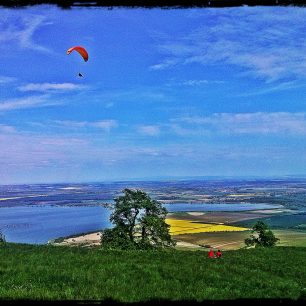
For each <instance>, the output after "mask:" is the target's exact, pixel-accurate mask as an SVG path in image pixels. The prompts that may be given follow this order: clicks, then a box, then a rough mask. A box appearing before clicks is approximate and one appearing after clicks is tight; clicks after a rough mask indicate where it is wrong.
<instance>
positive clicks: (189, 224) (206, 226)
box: [166, 218, 248, 235]
mask: <svg viewBox="0 0 306 306" xmlns="http://www.w3.org/2000/svg"><path fill="white" fill-rule="evenodd" d="M166 223H167V224H169V225H170V234H172V235H180V234H192V233H201V232H232V231H246V230H248V228H245V227H238V226H230V225H224V224H216V223H202V222H199V221H188V220H179V219H170V218H169V219H166Z"/></svg>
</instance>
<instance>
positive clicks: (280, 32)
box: [153, 7, 306, 82]
mask: <svg viewBox="0 0 306 306" xmlns="http://www.w3.org/2000/svg"><path fill="white" fill-rule="evenodd" d="M203 17H205V18H203ZM305 18H306V10H301V9H299V8H295V7H270V8H261V7H257V8H249V7H239V8H231V9H227V10H223V11H222V14H220V11H219V10H218V9H211V10H205V11H204V12H203V16H202V20H203V23H204V25H203V27H199V28H198V29H196V30H194V31H192V32H189V33H187V34H184V35H181V36H174V37H171V38H169V37H167V38H161V39H160V41H159V44H158V45H157V48H158V50H160V52H161V53H162V54H164V56H165V59H164V60H163V61H161V62H160V63H157V64H155V65H153V67H155V69H165V68H169V67H171V66H173V65H178V64H180V65H186V64H190V63H198V64H202V65H212V64H216V63H224V64H228V65H235V66H238V67H240V68H243V70H242V72H243V71H244V72H243V73H244V74H249V75H252V76H254V77H258V78H262V79H263V80H265V81H267V82H271V81H275V80H278V79H282V78H288V77H301V76H302V77H305V76H306V41H305V39H304V36H303V33H304V21H305Z"/></svg>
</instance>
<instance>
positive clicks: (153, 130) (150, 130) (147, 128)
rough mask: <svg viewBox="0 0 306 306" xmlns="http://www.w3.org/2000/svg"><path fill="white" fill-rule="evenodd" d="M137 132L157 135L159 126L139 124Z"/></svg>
mask: <svg viewBox="0 0 306 306" xmlns="http://www.w3.org/2000/svg"><path fill="white" fill-rule="evenodd" d="M137 131H138V133H140V134H142V135H148V136H158V135H159V133H160V127H159V126H157V125H141V126H138V127H137Z"/></svg>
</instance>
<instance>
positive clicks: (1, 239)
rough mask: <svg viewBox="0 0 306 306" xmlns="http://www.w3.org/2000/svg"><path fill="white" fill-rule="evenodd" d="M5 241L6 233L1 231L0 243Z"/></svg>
mask: <svg viewBox="0 0 306 306" xmlns="http://www.w3.org/2000/svg"><path fill="white" fill-rule="evenodd" d="M5 242H6V240H5V235H4V234H3V233H2V232H1V231H0V244H1V243H5Z"/></svg>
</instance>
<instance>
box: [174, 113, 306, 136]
mask: <svg viewBox="0 0 306 306" xmlns="http://www.w3.org/2000/svg"><path fill="white" fill-rule="evenodd" d="M172 121H173V122H179V123H181V124H183V125H184V129H185V134H186V133H187V132H188V131H189V132H190V133H195V132H196V131H197V130H196V129H199V130H200V131H201V130H206V131H210V132H212V133H223V134H262V135H269V134H291V135H306V113H287V112H274V113H264V112H257V113H215V114H212V115H211V116H206V117H185V118H180V119H174V120H172ZM176 125H177V123H176ZM174 126H175V125H174ZM182 129H183V128H182ZM174 131H175V130H174ZM186 131H187V132H186Z"/></svg>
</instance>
